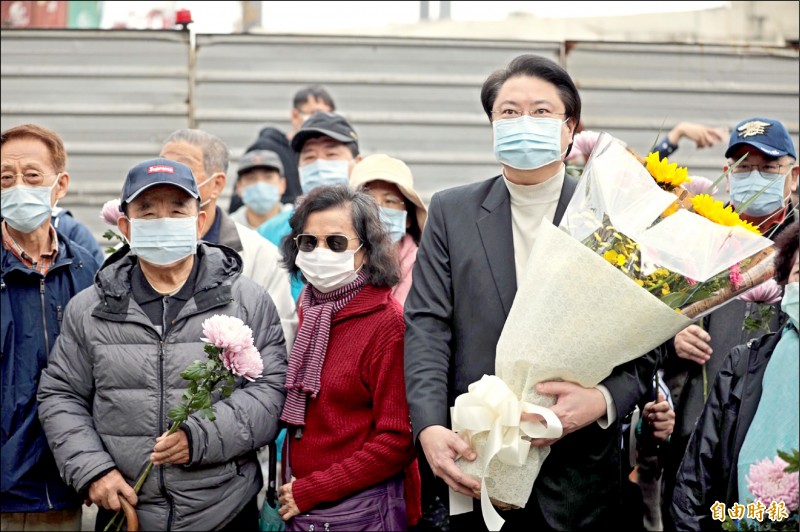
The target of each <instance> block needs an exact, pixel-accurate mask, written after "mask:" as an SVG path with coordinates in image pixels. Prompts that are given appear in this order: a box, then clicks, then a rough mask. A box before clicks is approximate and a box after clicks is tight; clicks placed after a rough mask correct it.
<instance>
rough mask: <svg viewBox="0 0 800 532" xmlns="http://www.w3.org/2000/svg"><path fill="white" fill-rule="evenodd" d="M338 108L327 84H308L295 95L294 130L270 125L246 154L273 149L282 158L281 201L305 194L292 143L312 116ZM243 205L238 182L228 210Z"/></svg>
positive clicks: (290, 200) (259, 134)
mask: <svg viewBox="0 0 800 532" xmlns="http://www.w3.org/2000/svg"><path fill="white" fill-rule="evenodd" d="M335 110H336V105H335V104H334V103H333V98H331V95H330V94H328V91H326V90H325V89H324V88H323V87H321V86H319V85H309V86H308V87H304V88H302V89H300V90H299V91H297V92H296V93H295V95H294V103H293V105H292V111H291V121H292V130H291V131H289V132H288V133H283V132H282V131H281V130H280V129H278V128H276V127H273V126H267V127H265V128H263V129H262V130H261V131H259V133H258V138H257V139H256V140H255V142H253V144H251V145H250V146H249V147H248V148H247V150H245V153H247V152H251V151H254V150H268V151H273V152H275V153H277V154H278V156H279V157H280V158H281V163H282V164H283V169H284V172H285V173H284V177H285V178H286V190H285V191H284V193H283V196H282V197H281V203H287V204H294V202H295V200H296V199H297V196H299V195H300V194H301V189H300V176H299V174H298V173H297V154H296V153H295V152H294V150H292V146H291V145H290V144H289V143H290V142H291V140H292V138H293V137H294V135H295V133H297V132H298V131H299V130H300V127H301V126H302V125H303V122H305V121H306V120H307V119H308V117H310V116H311V115H313V114H314V113H317V112H319V111H325V112H328V113H330V112H333V111H335ZM242 205H243V203H242V197H241V196H239V195H238V194H237V193H236V189H235V184H234V192H233V196H231V204H230V207H229V208H228V212H229V213H233V212H235V211H236V210H237V209H239V207H241V206H242Z"/></svg>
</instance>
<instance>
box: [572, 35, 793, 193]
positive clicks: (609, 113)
mask: <svg viewBox="0 0 800 532" xmlns="http://www.w3.org/2000/svg"><path fill="white" fill-rule="evenodd" d="M797 59H798V52H797V50H791V49H777V48H752V47H737V46H703V45H668V44H630V43H625V44H622V43H591V42H577V43H570V44H568V45H567V53H566V67H567V70H568V71H569V73H570V75H571V76H572V77H573V79H574V80H575V82H576V84H577V85H578V87H579V88H580V91H581V98H582V101H583V120H584V124H585V127H586V128H587V129H593V130H600V131H608V132H609V133H610V134H612V135H615V136H617V137H619V138H621V139H623V140H625V141H626V142H628V144H629V146H630V147H631V148H632V149H634V150H635V151H637V152H638V153H640V154H642V155H645V154H646V152H647V150H648V149H649V148H650V147H651V146H652V145H653V144H654V142H656V139H657V137H658V132H659V130H662V136H663V134H666V132H667V131H669V129H671V128H672V126H673V125H675V124H676V123H678V122H680V121H691V122H699V123H703V124H708V125H713V126H720V127H725V128H727V129H729V130H730V129H733V127H734V126H735V125H736V124H737V123H738V122H740V121H741V120H744V119H745V118H749V117H754V116H764V117H769V118H775V119H778V120H780V121H781V122H783V123H784V124H785V125H786V127H787V128H788V129H789V132H790V133H791V134H792V137H793V139H794V141H795V146H798V130H799V129H800V120H799V119H798V118H799V117H798V115H800V99H798V98H800V87H799V86H798V79H799V78H800V63H798V60H797ZM726 146H727V142H725V143H723V144H722V145H718V146H714V147H712V148H707V149H702V150H698V149H696V148H695V146H694V143H692V142H691V141H689V140H684V141H682V142H681V143H680V150H679V151H678V152H677V153H676V154H675V160H676V161H678V162H680V164H682V165H687V166H688V167H689V170H690V173H693V174H696V175H704V176H706V177H710V178H712V179H714V178H716V177H717V176H719V174H720V173H721V167H722V164H723V162H724V161H725V158H724V154H725V149H726ZM721 196H723V195H721Z"/></svg>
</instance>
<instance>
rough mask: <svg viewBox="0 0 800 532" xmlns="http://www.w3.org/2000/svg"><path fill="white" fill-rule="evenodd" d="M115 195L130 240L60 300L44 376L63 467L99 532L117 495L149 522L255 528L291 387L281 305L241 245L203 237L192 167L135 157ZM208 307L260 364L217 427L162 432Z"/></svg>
mask: <svg viewBox="0 0 800 532" xmlns="http://www.w3.org/2000/svg"><path fill="white" fill-rule="evenodd" d="M120 202H121V208H122V211H123V213H124V214H125V216H123V217H120V219H119V220H118V222H117V223H118V227H119V229H120V231H121V232H122V233H123V235H124V236H125V238H126V239H127V241H128V244H127V245H124V246H122V247H121V248H120V249H119V250H117V251H116V252H115V253H114V254H112V255H111V256H110V257H109V258H108V259H107V260H106V261H105V263H104V264H103V267H102V268H101V269H100V271H99V272H98V273H97V275H96V277H95V281H94V286H92V287H90V288H87V289H86V290H84V291H82V292H81V293H79V294H78V295H77V296H75V298H73V300H72V301H71V302H70V305H68V306H67V308H66V312H65V316H64V320H63V324H62V325H61V335H60V336H59V337H58V340H57V341H56V344H55V346H54V347H53V349H52V351H51V354H50V358H49V361H48V366H47V368H46V369H45V370H44V371H43V372H42V377H41V380H40V383H39V389H38V392H39V393H38V399H39V418H40V420H41V423H42V427H43V428H44V432H45V434H46V436H47V439H48V441H49V443H50V446H51V448H52V449H53V455H54V458H55V462H56V465H57V466H58V471H60V472H61V476H62V478H63V479H64V480H65V481H66V483H67V484H68V485H70V486H71V487H73V488H74V489H75V490H76V491H77V492H78V493H80V494H81V495H82V496H83V498H84V499H89V500H91V502H93V503H95V504H96V505H97V506H98V507H100V510H99V511H98V515H97V523H96V527H95V528H96V530H101V529H102V528H103V527H104V526H105V525H106V523H107V522H108V521H109V520H110V519H111V516H112V515H113V512H115V511H117V510H119V509H120V506H121V504H122V503H121V502H120V501H121V500H122V499H124V500H125V501H127V502H128V503H130V504H131V505H135V506H136V511H137V514H138V517H139V522H140V525H141V528H142V529H143V530H176V531H178V530H200V529H209V530H255V529H257V528H258V506H257V494H258V492H259V489H260V488H261V484H262V475H261V470H260V467H259V462H258V459H257V457H256V451H257V450H258V449H259V448H260V447H262V446H264V445H265V444H267V443H268V442H269V441H271V440H272V439H274V438H275V436H276V434H277V430H278V425H277V422H278V415H279V414H280V412H281V409H282V407H283V400H284V394H285V392H284V388H283V383H284V381H285V373H286V345H285V342H284V336H283V331H282V329H281V322H280V319H279V316H278V312H277V310H276V309H275V304H274V303H273V302H272V299H271V298H270V296H269V295H268V294H267V292H266V290H265V289H264V288H263V287H262V286H260V285H257V284H256V283H255V282H253V281H252V280H251V279H249V278H247V277H245V276H244V275H243V274H242V269H243V267H242V259H241V257H240V256H239V254H238V253H237V252H236V251H234V250H233V249H231V248H229V247H226V246H224V245H218V244H212V243H209V242H205V241H199V242H198V238H199V235H200V234H202V231H203V227H204V225H205V223H206V213H205V212H204V211H203V210H201V209H200V192H199V190H198V186H197V183H196V180H195V178H194V175H193V174H192V171H191V170H190V168H189V167H188V166H186V165H183V164H181V163H179V162H176V161H172V160H169V159H164V158H159V159H152V160H149V161H144V162H142V163H139V164H137V165H136V166H134V167H133V168H131V169H130V171H129V172H128V175H127V177H126V179H125V184H124V186H123V189H122V196H121V198H120ZM73 302H74V303H73ZM215 314H221V315H225V316H230V317H234V318H238V319H240V320H242V321H244V322H245V323H246V324H247V325H248V326H250V328H251V329H252V334H253V345H254V346H255V347H256V349H258V351H259V353H260V355H261V359H262V362H263V367H264V370H263V372H262V375H261V377H259V378H257V379H256V380H255V381H245V380H243V379H240V380H239V381H238V385H239V386H238V387H237V388H236V390H235V391H234V392H233V393H232V394H231V395H230V397H228V398H223V397H214V398H213V399H212V401H215V403H216V420H215V421H214V422H211V421H208V420H204V419H202V418H201V417H200V416H197V415H194V414H193V415H191V416H189V418H188V419H187V420H186V421H185V422H184V423H183V424H182V425H181V430H178V431H176V432H175V433H173V434H168V433H167V429H168V428H169V424H170V420H169V419H168V418H167V413H168V412H169V410H170V409H171V408H172V407H174V406H176V405H178V404H179V403H180V401H181V394H182V393H183V392H184V391H185V389H186V388H185V387H186V381H185V380H184V379H183V378H182V377H181V373H182V372H183V371H184V370H185V369H186V367H187V366H189V364H191V363H192V362H193V361H195V360H204V359H205V358H206V354H205V353H204V351H203V345H204V344H203V341H202V340H201V338H202V337H203V336H204V334H203V328H204V325H203V322H204V321H205V320H206V319H208V318H210V317H212V316H214V315H215ZM217 401H218V402H217ZM148 460H151V461H152V462H153V463H154V464H155V465H156V467H155V468H154V469H153V471H152V473H151V474H150V475H149V477H148V478H147V481H146V482H145V483H144V484H143V486H142V489H141V491H140V492H139V493H138V494H137V493H135V492H134V490H133V488H131V486H132V485H133V484H134V482H136V479H137V478H138V476H139V474H140V473H141V469H142V466H144V465H145V464H146V463H147V462H148ZM178 466H182V467H178ZM221 501H222V502H221Z"/></svg>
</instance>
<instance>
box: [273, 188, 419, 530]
mask: <svg viewBox="0 0 800 532" xmlns="http://www.w3.org/2000/svg"><path fill="white" fill-rule="evenodd" d="M289 224H290V226H291V233H290V234H289V235H287V236H286V237H285V238H284V239H283V241H282V243H281V245H282V251H283V255H284V264H285V266H286V267H287V268H288V270H289V271H290V272H291V273H292V274H296V273H298V272H299V273H301V274H302V276H303V277H304V279H305V281H306V283H307V284H306V287H305V288H304V289H303V291H302V292H301V294H300V298H299V304H298V313H299V315H300V327H299V329H298V332H297V339H296V340H295V344H294V346H293V348H292V351H291V354H290V356H289V369H288V371H287V374H286V389H287V396H286V404H285V406H284V409H283V413H282V414H281V419H282V420H283V421H284V422H286V423H287V425H288V434H287V437H286V443H285V444H284V452H283V456H284V458H288V464H286V467H285V468H289V469H290V470H291V475H292V479H291V481H290V482H287V483H286V484H284V485H283V486H281V488H280V497H279V499H278V500H279V502H280V503H281V509H280V514H281V516H282V517H283V519H284V520H286V521H287V527H288V529H289V530H293V529H299V528H300V526H302V525H303V524H305V527H306V529H307V528H308V527H309V524H313V522H311V521H308V520H309V519H312V518H313V515H314V514H315V512H320V511H323V509H327V511H328V512H329V513H330V506H332V505H334V506H335V505H337V504H338V506H342V505H345V506H346V505H351V506H352V504H355V505H356V506H368V507H369V508H367V509H364V508H361V510H362V511H361V512H360V513H359V515H358V519H359V522H358V523H356V522H344V523H338V525H339V528H340V529H345V530H356V529H364V530H400V529H404V528H405V527H406V526H407V525H409V524H414V523H415V522H416V520H417V519H418V517H419V514H420V508H419V507H420V502H419V474H418V472H417V470H416V467H415V465H416V464H415V462H414V458H415V456H416V452H415V449H414V445H413V442H412V439H411V424H410V420H409V412H408V403H407V402H406V392H405V380H404V377H403V335H404V332H405V324H404V322H403V308H402V306H401V305H400V303H399V302H398V301H397V300H396V299H395V298H394V297H393V296H392V295H391V289H392V286H394V285H395V284H397V282H398V281H399V265H398V262H397V259H396V255H395V253H394V250H393V243H392V241H391V239H390V238H389V235H388V234H387V232H386V229H385V227H384V225H383V223H382V222H381V219H380V215H379V212H378V207H377V205H376V203H375V201H374V200H373V199H372V198H371V197H370V196H369V195H367V194H365V193H363V192H358V191H354V190H353V189H350V188H348V187H346V186H341V185H339V186H322V187H318V188H316V189H314V190H313V191H312V192H311V193H309V194H308V196H307V197H306V199H305V200H304V201H303V202H302V203H301V204H300V205H299V206H298V207H297V208H296V210H295V212H294V214H293V215H292V217H291V219H290V221H289ZM287 478H288V477H287ZM404 493H405V494H408V496H406V497H404ZM404 498H405V504H404V502H403V501H404ZM354 501H355V502H354ZM359 501H360V502H359ZM362 503H363V504H362ZM343 513H345V514H346V518H350V517H354V516H355V514H356V513H357V512H356V511H355V510H353V511H350V512H343ZM296 516H299V517H296ZM326 523H329V525H330V529H331V530H334V529H336V527H335V526H334V523H333V522H330V521H329V520H324V519H323V520H321V521H320V522H319V523H317V524H318V525H319V527H318V528H319V529H320V530H322V529H323V528H324V525H325V524H326Z"/></svg>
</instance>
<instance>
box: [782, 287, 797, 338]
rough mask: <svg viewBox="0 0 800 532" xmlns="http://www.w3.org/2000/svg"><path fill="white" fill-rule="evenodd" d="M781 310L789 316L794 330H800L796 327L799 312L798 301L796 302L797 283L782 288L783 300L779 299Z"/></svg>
mask: <svg viewBox="0 0 800 532" xmlns="http://www.w3.org/2000/svg"><path fill="white" fill-rule="evenodd" d="M781 310H782V311H784V312H785V313H786V315H787V316H789V321H790V322H792V325H794V328H795V329H800V325H798V324H797V323H798V321H800V320H798V312H800V301H799V300H798V284H797V281H795V282H793V283H789V284H787V285H786V286H785V287H783V299H781Z"/></svg>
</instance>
